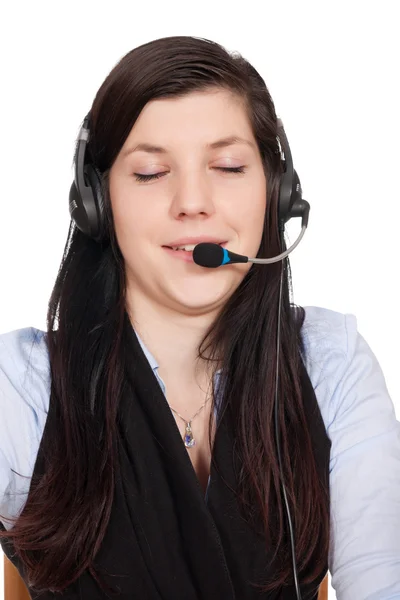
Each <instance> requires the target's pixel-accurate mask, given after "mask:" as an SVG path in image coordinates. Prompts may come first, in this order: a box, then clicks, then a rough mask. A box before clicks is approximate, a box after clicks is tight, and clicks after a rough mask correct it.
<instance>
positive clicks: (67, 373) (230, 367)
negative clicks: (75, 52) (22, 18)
mask: <svg viewBox="0 0 400 600" xmlns="http://www.w3.org/2000/svg"><path fill="white" fill-rule="evenodd" d="M215 87H218V88H223V89H226V90H229V91H231V92H234V93H235V94H236V95H237V96H238V97H239V98H241V99H242V100H243V106H244V107H245V110H246V111H247V114H248V118H249V121H250V123H251V126H252V130H253V133H254V136H255V139H256V141H257V144H258V148H259V151H260V155H261V157H262V161H263V166H264V170H265V174H266V177H267V182H268V185H267V190H268V191H267V196H268V197H267V209H266V215H265V225H264V232H263V237H262V242H261V245H260V248H259V252H258V255H259V256H264V257H268V256H274V255H277V254H279V253H280V252H281V251H282V250H283V249H284V248H285V245H284V241H283V237H282V236H281V234H280V230H279V223H278V219H277V199H278V188H279V179H280V174H281V172H282V163H281V160H280V158H281V157H280V151H279V146H278V143H277V135H278V131H277V117H276V114H275V108H274V104H273V101H272V99H271V96H270V94H269V92H268V89H267V87H266V85H265V82H264V80H263V79H262V77H261V76H260V75H259V74H258V73H257V71H256V70H255V69H254V68H253V67H252V66H251V65H250V64H249V63H248V62H247V61H246V60H245V59H244V58H243V57H242V56H241V55H240V54H239V53H229V52H227V51H226V50H225V49H224V48H223V47H222V46H221V45H219V44H217V43H215V42H212V41H210V40H206V39H203V38H195V37H189V36H174V37H167V38H162V39H158V40H155V41H152V42H149V43H146V44H144V45H142V46H140V47H138V48H135V49H134V50H132V51H131V52H129V53H128V54H126V56H124V57H123V58H122V59H121V60H120V61H119V62H118V63H117V64H116V66H115V67H114V68H113V69H112V71H111V72H110V73H109V75H108V76H107V77H106V79H105V81H104V82H103V84H102V85H101V87H100V89H99V90H98V92H97V94H96V97H95V99H94V102H93V105H92V107H91V137H90V140H89V143H88V149H87V151H88V152H89V156H90V158H91V160H92V161H93V162H94V164H95V165H96V166H97V168H98V169H99V170H100V172H101V173H102V185H103V190H104V197H105V213H106V220H105V229H104V232H103V233H104V241H103V242H102V243H96V242H94V241H93V240H92V239H90V238H88V237H86V236H85V235H83V234H82V233H81V232H80V231H79V230H78V229H77V228H76V227H75V225H74V224H72V223H71V224H70V228H69V233H68V238H67V242H66V245H65V249H64V253H63V257H62V261H61V265H60V269H59V272H58V275H57V279H56V282H55V285H54V288H53V290H52V294H51V297H50V301H49V306H48V313H47V334H46V340H47V345H48V351H49V360H50V367H51V398H50V402H51V403H54V405H55V406H56V407H57V410H56V411H55V412H54V414H56V415H57V419H56V418H54V422H52V423H47V427H48V430H47V432H48V435H47V436H46V439H45V440H43V443H46V449H47V451H45V456H46V457H47V458H46V461H47V466H46V473H45V475H44V476H43V477H42V478H38V479H35V478H32V481H31V487H30V490H29V495H28V499H27V501H26V504H25V506H24V509H23V511H22V513H21V515H20V516H19V518H18V519H17V520H16V522H15V524H14V526H13V528H12V529H11V530H10V531H8V532H3V533H1V536H3V537H8V538H10V539H12V541H13V544H14V547H15V551H16V553H17V555H18V557H19V558H20V560H21V561H22V563H23V564H24V568H25V571H26V574H27V578H28V580H29V582H30V584H31V585H32V586H34V588H35V589H37V590H38V591H42V590H46V589H51V590H53V591H62V590H63V589H64V588H65V587H66V586H67V585H69V584H70V583H72V582H73V581H75V580H76V579H77V578H78V577H79V575H80V574H81V573H82V572H83V571H84V570H85V569H87V568H88V569H89V571H90V573H91V574H92V575H93V576H94V577H95V578H96V580H97V581H98V579H97V575H96V572H95V571H94V569H93V567H92V563H93V560H94V558H95V556H96V553H97V551H98V549H99V547H100V545H101V542H102V539H103V537H104V534H105V530H106V528H107V524H108V521H109V517H110V512H111V506H112V502H113V490H114V465H115V460H116V453H115V446H114V439H115V435H116V415H117V411H118V405H119V399H120V396H121V390H122V386H123V377H124V374H123V369H122V366H121V365H122V364H123V361H122V354H121V353H122V352H123V348H122V347H121V335H122V324H123V315H124V311H125V286H126V281H125V273H124V261H123V257H122V255H121V252H120V250H119V247H118V244H117V242H116V237H115V233H114V226H113V215H112V211H111V203H110V197H109V189H108V175H109V170H110V168H111V166H112V164H113V162H114V160H115V159H116V157H117V155H118V153H119V151H120V149H121V147H122V145H123V144H124V142H125V140H126V138H127V136H128V134H129V133H130V131H131V129H132V127H133V125H134V124H135V121H136V119H137V118H138V116H139V114H140V112H141V110H142V109H143V107H144V106H145V105H146V103H147V102H149V101H150V100H154V99H156V98H167V97H175V98H178V97H181V96H183V95H185V94H188V93H190V92H191V91H199V90H206V89H210V88H215ZM65 201H66V200H65ZM282 268H283V269H284V280H283V296H282V309H281V310H282V313H281V318H282V321H281V328H282V329H281V342H280V356H281V363H280V387H279V393H280V395H281V396H280V397H281V398H283V399H284V403H282V404H283V406H284V411H283V410H282V414H281V415H280V425H281V448H282V460H283V467H284V474H285V475H284V476H285V484H286V489H287V494H288V501H289V505H290V509H291V515H292V521H293V526H294V529H295V543H296V561H297V567H298V573H299V575H300V581H301V582H304V583H308V582H311V581H312V580H313V579H314V578H316V577H317V576H318V575H320V574H321V573H322V570H323V568H324V563H325V557H326V553H327V552H328V547H329V508H328V497H327V493H326V490H325V488H324V486H323V485H322V484H321V482H320V480H319V478H318V475H317V471H316V463H315V457H314V455H313V451H312V446H311V437H310V433H309V428H308V424H307V421H306V418H305V413H304V410H303V405H302V394H301V385H300V380H299V361H300V360H301V357H300V351H303V347H302V338H301V335H300V329H301V326H302V323H303V320H304V309H302V308H301V307H295V306H294V305H293V304H292V303H291V302H290V294H291V275H290V267H289V261H288V259H285V261H284V262H283V263H281V262H279V263H275V264H271V265H268V266H261V267H260V266H257V265H253V266H252V268H251V269H250V270H249V272H248V273H247V274H246V276H245V277H244V279H243V281H242V283H241V284H240V286H239V287H238V288H237V290H236V291H235V293H234V294H233V295H232V296H231V298H230V299H229V301H228V302H227V304H226V305H225V307H224V309H223V310H222V312H221V313H220V315H219V316H218V318H217V320H216V321H215V323H214V324H213V326H212V328H211V329H210V331H208V332H207V335H206V336H205V338H204V340H203V342H202V344H201V346H200V348H199V354H202V353H204V350H205V348H207V354H208V356H209V357H212V356H217V355H218V352H219V351H220V349H221V348H223V357H222V360H223V373H224V374H225V383H224V386H223V390H224V391H223V394H222V398H221V402H222V406H226V405H227V403H228V401H229V403H230V406H231V407H232V409H233V414H234V415H235V424H234V426H235V429H236V431H235V436H236V440H237V444H238V450H239V451H240V453H241V456H242V460H243V470H242V473H241V478H240V489H239V491H240V498H241V502H242V505H243V510H244V511H247V514H249V515H250V513H253V512H254V510H255V509H257V510H258V511H259V514H260V515H261V518H262V522H263V524H264V528H265V535H266V539H267V543H269V544H270V543H273V544H274V545H275V547H276V551H275V554H276V555H277V556H278V557H279V558H280V563H279V564H281V565H282V569H281V570H280V572H279V573H274V578H273V580H271V581H270V582H269V583H268V584H267V585H266V586H265V588H264V590H265V591H267V590H272V589H275V588H278V587H279V586H281V585H282V584H284V583H287V582H290V581H291V580H292V562H291V549H290V544H289V543H288V535H287V531H286V532H285V514H284V506H283V503H282V497H281V493H280V476H279V464H278V459H277V450H276V447H275V444H274V439H275V432H274V419H273V410H274V383H275V373H276V362H277V352H276V320H277V314H278V298H279V284H280V274H281V269H282ZM93 298H96V302H93ZM249 364H251V365H252V368H251V373H249V370H248V368H247V366H248V365H249ZM92 403H95V404H96V405H97V406H98V407H99V412H98V413H97V414H100V415H101V419H97V420H96V419H95V418H93V417H92V416H91V412H90V407H91V405H92ZM211 412H212V411H211ZM78 459H79V460H78ZM296 473H297V477H295V474H296ZM299 473H300V474H301V476H299ZM273 497H274V498H275V499H276V500H275V501H276V502H277V505H278V508H279V521H278V523H275V524H274V523H272V522H271V521H272V520H271V517H270V513H269V506H270V499H271V498H273ZM311 555H314V556H315V555H317V556H320V560H317V561H316V563H315V564H314V565H313V570H312V571H311V570H307V577H305V571H306V568H305V567H306V566H307V561H309V559H310V556H311ZM302 571H303V578H302V577H301V575H302Z"/></svg>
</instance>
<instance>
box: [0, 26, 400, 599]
mask: <svg viewBox="0 0 400 600" xmlns="http://www.w3.org/2000/svg"><path fill="white" fill-rule="evenodd" d="M75 168H76V177H75V181H74V183H73V184H72V187H71V193H70V212H71V216H72V219H71V226H70V231H69V235H68V240H67V243H66V246H65V252H64V256H63V258H62V263H61V267H60V270H59V273H58V276H57V280H56V283H55V286H54V289H53V293H52V295H51V298H50V302H49V309H48V323H47V331H46V332H44V331H40V330H38V329H35V328H25V329H20V330H16V331H12V332H9V333H3V334H2V335H1V336H0V401H1V404H0V406H1V415H2V419H1V423H0V434H1V435H0V502H1V504H0V513H1V521H2V524H3V525H2V527H1V530H2V531H1V538H0V539H1V542H2V545H3V549H4V551H5V552H6V553H7V555H8V556H9V558H10V559H11V560H12V562H13V563H14V564H15V565H16V566H17V568H18V569H19V571H20V573H21V575H22V577H23V579H24V581H25V582H26V584H27V587H28V589H29V590H30V593H31V595H32V598H36V597H39V596H40V598H42V599H43V600H47V599H50V598H54V597H56V595H58V594H57V593H58V592H61V591H62V592H64V596H63V597H65V598H68V599H76V598H84V599H85V600H86V599H90V600H96V599H102V598H108V597H112V595H113V594H117V595H118V597H120V598H126V599H128V598H130V599H132V598H138V599H140V600H142V599H151V600H152V599H157V600H161V599H163V600H178V599H179V600H180V599H182V600H206V599H207V600H210V599H212V600H214V599H221V600H222V599H223V600H231V599H234V598H236V599H237V600H247V599H249V600H250V599H255V598H265V599H267V598H268V599H272V598H281V599H286V600H290V599H294V598H303V599H305V598H307V599H311V598H316V596H317V593H318V587H319V585H320V583H321V581H322V580H323V578H324V577H325V575H326V572H327V569H328V567H329V569H330V571H331V574H332V584H333V586H334V588H335V589H336V592H337V598H338V599H339V600H354V599H356V598H357V599H361V598H366V597H368V598H371V599H372V598H374V599H375V598H376V599H378V598H379V600H384V599H385V598H387V599H389V598H391V599H393V598H395V597H398V598H400V566H399V565H400V536H399V533H398V532H399V530H400V428H399V422H398V421H397V420H396V417H395V412H394V407H393V403H392V401H391V399H390V397H389V395H388V392H387V389H386V385H385V380H384V377H383V374H382V371H381V369H380V366H379V364H378V362H377V360H376V358H375V356H374V354H373V353H372V352H371V350H370V348H369V346H368V345H367V343H366V341H365V340H364V339H363V337H362V336H361V335H360V333H359V332H358V331H357V323H356V318H355V317H354V316H352V315H348V314H341V313H337V312H334V311H332V310H329V309H324V308H317V307H307V308H306V309H304V308H301V307H298V306H295V305H294V304H293V303H292V302H291V301H290V269H289V259H288V258H287V252H286V246H285V242H284V225H285V222H287V221H288V219H289V218H291V217H295V216H302V217H303V222H304V223H305V224H306V220H307V214H308V213H307V206H308V205H307V203H306V202H305V201H304V200H302V198H301V187H300V184H299V180H298V178H297V174H296V172H295V171H293V168H292V166H291V157H290V149H289V147H288V144H287V141H286V138H285V134H284V131H283V129H282V128H281V127H280V122H279V120H278V119H277V116H276V113H275V108H274V105H273V102H272V99H271V96H270V94H269V92H268V90H267V88H266V86H265V83H264V81H263V79H262V78H261V77H260V75H259V74H258V73H257V72H256V70H255V69H254V68H253V67H252V66H251V65H250V64H249V63H248V62H247V61H246V60H244V58H242V57H241V56H240V55H238V54H234V55H233V54H229V53H228V52H227V51H226V50H225V49H224V48H222V47H221V46H220V45H218V44H216V43H214V42H211V41H209V40H204V39H198V38H192V37H185V36H182V37H170V38H163V39H159V40H155V41H152V42H150V43H147V44H144V45H142V46H140V47H138V48H136V49H134V50H132V51H131V52H129V53H128V54H127V55H126V56H125V57H124V58H122V60H121V61H120V62H119V63H118V64H117V65H116V66H115V67H114V69H113V70H112V71H111V73H110V74H109V75H108V76H107V78H106V79H105V81H104V83H103V84H102V85H101V87H100V89H99V91H98V93H97V94H96V97H95V99H94V102H93V105H92V107H91V109H90V113H89V114H88V116H87V118H86V119H85V120H84V126H83V127H82V130H81V133H80V136H79V139H78V142H77V148H76V155H75ZM287 177H289V180H288V179H287ZM303 233H304V229H303ZM200 243H211V244H214V246H211V247H208V248H207V247H204V246H201V247H200V246H199V248H200V250H198V249H196V252H199V254H198V255H196V253H195V256H193V249H194V247H195V246H197V245H198V244H200ZM219 246H222V247H223V249H221V248H220V247H219ZM226 251H230V252H232V253H235V254H238V255H244V256H246V257H263V258H271V259H273V260H271V261H270V262H269V263H268V264H257V263H252V262H242V263H240V262H233V261H231V262H229V259H228V258H227V257H228V256H229V255H227V252H226ZM207 252H209V254H207ZM281 254H284V256H283V257H281V258H279V259H274V257H277V256H280V255H281ZM215 257H216V258H215ZM194 258H195V259H196V260H194ZM204 261H205V263H207V261H211V263H212V262H213V261H216V264H220V263H221V262H222V263H224V264H222V265H221V266H219V267H217V266H216V264H214V265H211V264H208V263H207V264H206V266H204V265H205V263H204ZM211 266H214V267H215V268H210V267H211ZM396 594H397V595H396Z"/></svg>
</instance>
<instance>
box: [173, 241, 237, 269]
mask: <svg viewBox="0 0 400 600" xmlns="http://www.w3.org/2000/svg"><path fill="white" fill-rule="evenodd" d="M204 242H205V240H204ZM201 243H203V242H201V241H199V242H197V243H196V244H184V245H181V246H162V248H163V250H164V252H166V253H167V254H169V255H170V256H171V257H172V258H175V259H178V260H182V261H184V262H187V263H192V264H194V260H193V249H194V248H195V246H197V244H201ZM209 243H213V244H218V245H219V246H221V247H222V248H225V247H226V245H227V244H228V242H209Z"/></svg>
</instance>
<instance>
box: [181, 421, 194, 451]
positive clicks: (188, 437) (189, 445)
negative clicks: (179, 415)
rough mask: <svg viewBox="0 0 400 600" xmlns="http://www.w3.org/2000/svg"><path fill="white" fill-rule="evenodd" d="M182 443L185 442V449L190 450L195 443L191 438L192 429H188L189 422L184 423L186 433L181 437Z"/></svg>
mask: <svg viewBox="0 0 400 600" xmlns="http://www.w3.org/2000/svg"><path fill="white" fill-rule="evenodd" d="M183 441H184V442H185V446H186V448H192V447H193V446H194V445H195V444H196V441H195V439H194V437H193V433H192V428H191V427H190V422H189V423H186V433H185V435H184V436H183Z"/></svg>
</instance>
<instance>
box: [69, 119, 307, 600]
mask: <svg viewBox="0 0 400 600" xmlns="http://www.w3.org/2000/svg"><path fill="white" fill-rule="evenodd" d="M89 135H90V112H89V113H88V114H87V115H86V117H85V119H84V121H83V124H82V127H81V130H80V132H79V135H78V138H77V148H76V152H75V159H74V167H75V179H74V181H73V182H72V185H71V189H70V192H69V212H70V215H71V219H72V220H73V221H74V222H75V224H76V226H77V227H78V229H79V230H80V231H82V233H84V234H85V235H87V236H88V237H90V238H93V239H94V240H95V241H97V242H101V240H102V236H103V233H104V220H105V217H104V197H103V191H102V184H101V173H100V171H99V170H98V169H97V168H96V166H95V165H94V164H91V163H90V162H89V161H86V145H87V142H88V139H89ZM277 140H278V143H279V146H280V154H281V161H282V164H283V167H284V172H283V173H282V174H281V180H280V184H279V200H278V223H279V231H280V235H281V238H282V237H283V233H284V226H285V223H287V221H289V219H291V218H292V217H301V218H302V234H300V236H299V238H298V239H297V241H296V242H295V244H293V246H292V248H293V249H294V248H295V246H296V245H297V244H298V242H299V241H300V240H301V238H302V235H303V234H304V231H305V229H306V227H307V224H308V215H309V211H310V205H309V203H308V202H307V201H306V200H303V198H302V189H301V185H300V180H299V177H298V175H297V173H296V171H295V170H294V168H293V160H292V154H291V152H290V147H289V142H288V140H287V137H286V134H285V130H284V128H283V123H282V120H281V119H280V118H278V137H277ZM282 151H283V155H284V156H283V157H282ZM289 251H290V249H289ZM289 251H287V252H289ZM282 285H283V268H282V269H281V279H280V292H279V307H278V318H277V323H278V325H277V356H278V357H279V346H280V333H281V307H282ZM279 364H280V359H279V358H278V360H277V366H276V378H275V434H276V445H277V450H278V460H279V467H280V472H281V486H282V492H283V496H284V501H285V508H286V513H287V516H288V524H289V535H290V542H291V548H292V566H293V576H294V583H295V588H296V595H297V600H301V593H300V587H299V583H298V575H297V566H296V557H295V542H294V533H293V525H292V519H291V515H290V509H289V503H288V499H287V493H286V488H285V484H284V478H283V467H282V456H281V447H280V437H279V420H278V387H279Z"/></svg>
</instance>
